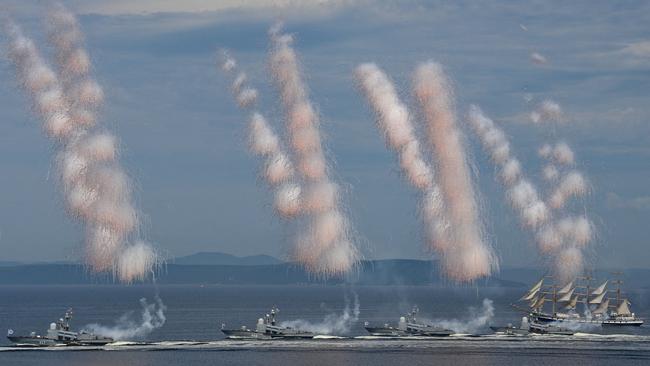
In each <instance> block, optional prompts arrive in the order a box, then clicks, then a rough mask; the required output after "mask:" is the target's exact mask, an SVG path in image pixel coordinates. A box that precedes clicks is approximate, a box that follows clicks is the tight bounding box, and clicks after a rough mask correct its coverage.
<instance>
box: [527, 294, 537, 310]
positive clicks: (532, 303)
mask: <svg viewBox="0 0 650 366" xmlns="http://www.w3.org/2000/svg"><path fill="white" fill-rule="evenodd" d="M537 301H539V296H535V297H534V298H533V299H532V300H530V303H529V304H528V305H529V306H530V307H531V308H534V306H535V304H537Z"/></svg>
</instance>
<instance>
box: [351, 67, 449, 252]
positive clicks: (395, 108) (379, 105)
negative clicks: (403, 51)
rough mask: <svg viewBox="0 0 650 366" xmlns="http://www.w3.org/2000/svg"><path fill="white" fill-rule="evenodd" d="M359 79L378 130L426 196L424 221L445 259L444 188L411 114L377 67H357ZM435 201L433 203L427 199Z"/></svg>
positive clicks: (429, 239) (408, 177)
mask: <svg viewBox="0 0 650 366" xmlns="http://www.w3.org/2000/svg"><path fill="white" fill-rule="evenodd" d="M354 75H355V78H356V81H357V84H358V87H359V89H360V90H361V91H362V92H363V94H364V95H365V97H366V99H367V100H368V102H369V104H370V106H371V107H372V108H373V110H374V112H375V115H376V117H377V127H378V128H379V130H380V131H381V132H382V134H383V135H384V138H385V139H386V143H387V145H388V147H390V148H391V149H392V150H393V151H395V152H396V153H397V155H398V157H399V162H400V167H401V168H402V171H403V174H404V176H405V178H406V179H407V181H408V182H409V183H410V184H411V185H412V186H413V187H415V188H416V189H418V190H419V191H420V193H421V194H422V198H421V200H420V201H421V204H422V205H423V207H422V213H423V214H422V216H423V217H422V218H423V219H424V221H425V225H426V227H427V230H426V231H427V234H428V236H429V238H428V241H429V244H430V245H431V249H433V250H435V251H436V252H438V254H440V255H441V256H443V255H444V253H445V251H446V250H447V249H448V246H449V244H448V243H449V240H450V238H449V233H448V227H449V224H448V220H447V219H446V217H445V212H444V207H443V204H442V202H441V200H440V199H432V198H440V196H441V193H440V188H439V187H438V186H437V184H436V183H435V181H434V179H433V169H432V167H431V165H430V164H429V163H428V162H427V161H426V160H425V159H424V157H423V155H422V151H421V150H420V142H419V141H418V139H417V137H416V136H415V134H414V127H413V124H412V122H411V118H410V113H409V111H408V109H407V107H406V106H405V105H404V104H403V103H402V102H401V100H400V99H399V96H398V95H397V92H396V91H395V87H394V86H393V83H392V82H391V81H390V79H389V78H388V76H386V74H385V73H384V72H383V71H382V70H381V69H380V68H379V67H378V66H377V65H375V64H373V63H366V64H361V65H359V66H357V68H356V69H355V73H354ZM427 198H431V199H427Z"/></svg>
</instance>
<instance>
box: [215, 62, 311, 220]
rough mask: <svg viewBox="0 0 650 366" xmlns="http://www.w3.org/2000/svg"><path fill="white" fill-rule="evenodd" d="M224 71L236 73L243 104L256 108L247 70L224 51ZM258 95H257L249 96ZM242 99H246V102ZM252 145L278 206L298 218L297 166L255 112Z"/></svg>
mask: <svg viewBox="0 0 650 366" xmlns="http://www.w3.org/2000/svg"><path fill="white" fill-rule="evenodd" d="M221 70H223V71H224V72H226V73H228V74H232V75H236V76H235V77H234V79H233V81H232V85H231V89H232V92H233V94H234V97H235V99H236V100H237V103H238V104H239V107H240V108H242V109H252V108H254V105H255V101H256V100H257V90H256V89H254V88H252V87H250V86H249V85H248V79H247V77H246V73H244V72H242V71H238V66H237V61H236V60H235V59H234V58H233V57H232V56H231V55H230V54H229V53H228V52H227V51H223V52H222V59H221ZM251 95H254V96H255V97H254V98H252V97H249V96H251ZM242 101H246V102H245V103H242ZM248 135H249V146H250V150H251V152H252V153H253V154H255V155H257V156H259V157H261V158H263V159H264V164H263V166H262V172H261V174H260V175H261V176H262V177H263V178H264V180H265V181H266V182H267V184H268V185H269V187H271V188H272V189H273V190H274V191H275V193H274V207H275V210H276V212H277V213H278V214H279V215H280V216H281V217H283V218H286V219H290V218H294V217H296V216H297V215H299V214H300V212H301V200H302V189H301V187H300V185H298V184H296V178H295V173H294V170H295V169H294V165H293V162H292V161H291V159H290V157H289V155H288V154H287V152H286V151H285V149H284V147H283V146H282V143H281V141H280V138H279V137H278V135H277V134H276V133H275V131H273V128H272V127H271V125H270V124H269V123H268V121H267V120H266V118H264V116H263V115H262V114H261V113H259V112H257V111H254V112H252V114H251V116H250V122H249V125H248Z"/></svg>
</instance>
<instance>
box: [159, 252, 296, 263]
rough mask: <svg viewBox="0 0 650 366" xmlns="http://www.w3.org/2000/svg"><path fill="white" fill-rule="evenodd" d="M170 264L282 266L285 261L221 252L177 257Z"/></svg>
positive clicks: (268, 257) (263, 255) (267, 256)
mask: <svg viewBox="0 0 650 366" xmlns="http://www.w3.org/2000/svg"><path fill="white" fill-rule="evenodd" d="M169 263H170V264H186V265H236V266H258V265H266V264H280V263H283V261H281V260H279V259H278V258H275V257H271V256H270V255H266V254H260V255H250V256H245V257H238V256H235V255H232V254H228V253H221V252H199V253H195V254H192V255H188V256H185V257H177V258H174V259H172V260H170V261H169Z"/></svg>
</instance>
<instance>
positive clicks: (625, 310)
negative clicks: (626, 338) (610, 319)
mask: <svg viewBox="0 0 650 366" xmlns="http://www.w3.org/2000/svg"><path fill="white" fill-rule="evenodd" d="M629 303H630V302H629V301H627V299H623V301H621V303H620V304H619V305H618V307H617V308H616V313H617V314H618V315H628V316H629V315H632V312H631V311H630V308H629V307H628V304H629Z"/></svg>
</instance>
